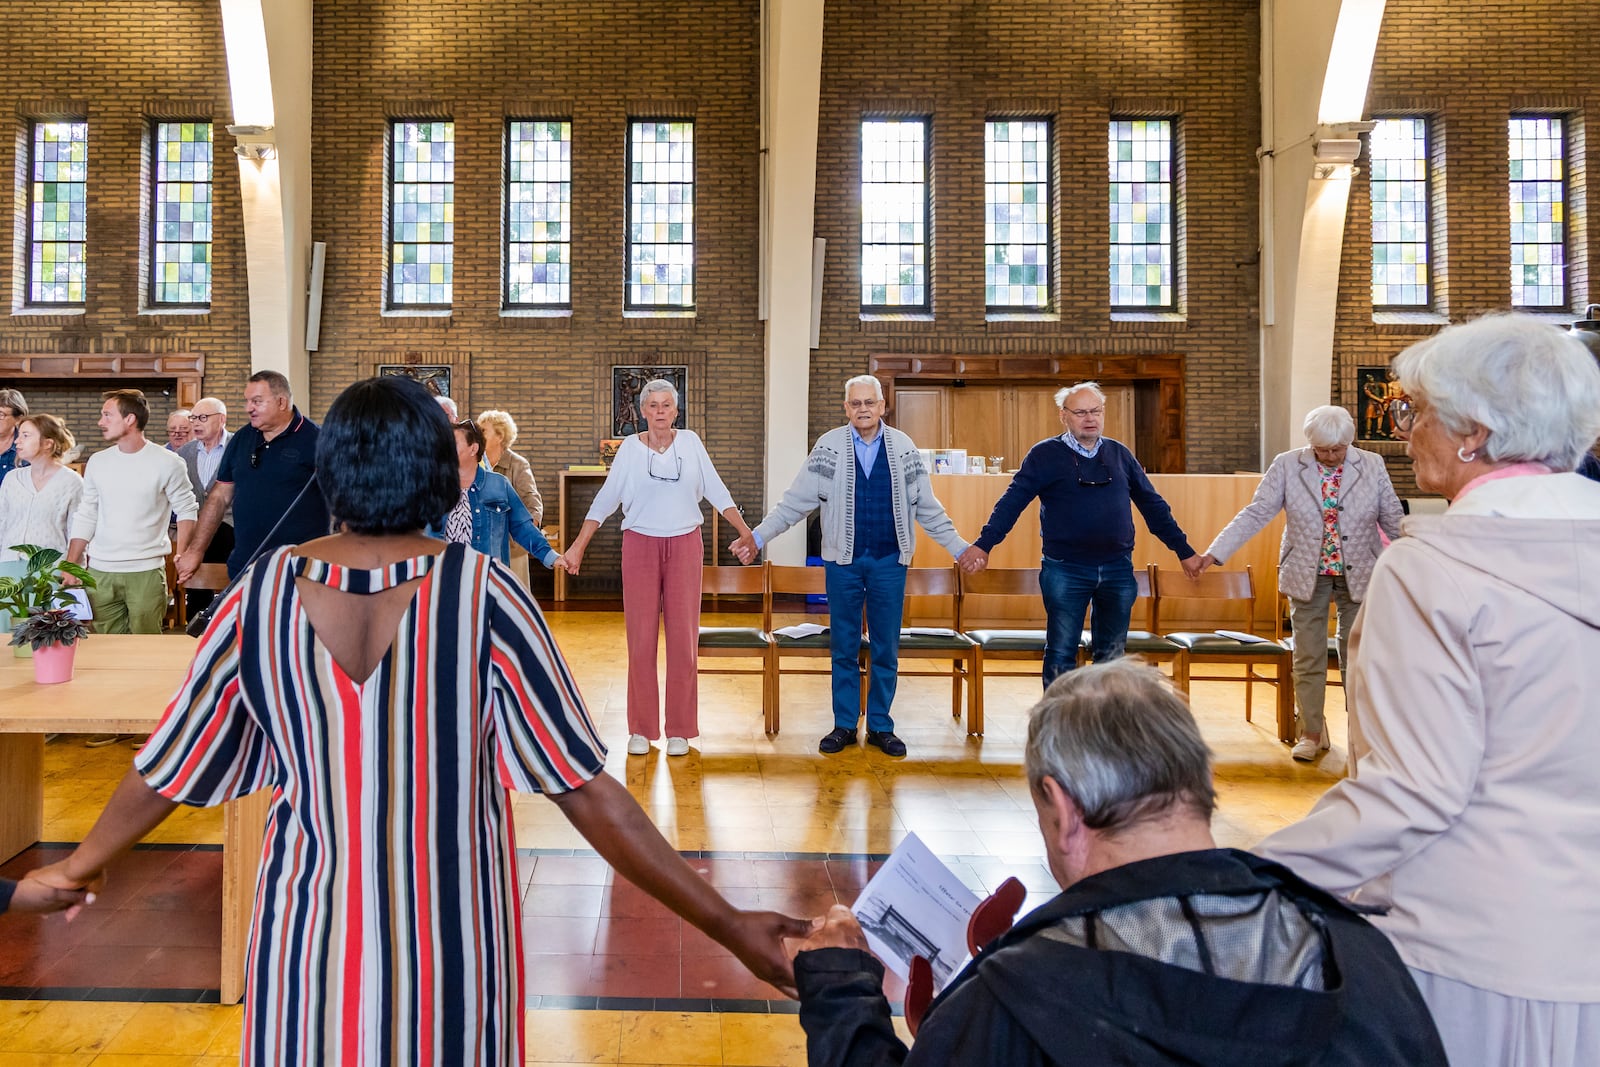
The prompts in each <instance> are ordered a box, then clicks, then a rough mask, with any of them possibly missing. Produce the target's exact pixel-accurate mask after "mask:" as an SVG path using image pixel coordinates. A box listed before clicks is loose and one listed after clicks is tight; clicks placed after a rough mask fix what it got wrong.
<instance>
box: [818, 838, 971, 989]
mask: <svg viewBox="0 0 1600 1067" xmlns="http://www.w3.org/2000/svg"><path fill="white" fill-rule="evenodd" d="M977 906H978V895H977V894H976V893H974V892H973V891H972V890H970V889H968V888H967V887H966V886H965V885H964V884H962V881H961V879H959V878H957V877H956V874H955V872H954V871H952V870H951V869H950V868H949V867H946V866H945V865H944V864H943V863H942V862H940V860H939V858H938V857H937V856H935V855H934V854H933V853H932V852H931V851H929V849H928V846H927V845H925V844H923V843H922V840H921V839H920V838H919V837H917V835H916V834H907V835H906V839H905V840H904V841H902V842H900V846H899V847H898V848H896V849H895V850H894V854H893V855H891V856H890V857H889V861H888V862H887V863H885V864H884V865H883V868H882V869H881V870H879V871H878V873H877V874H875V875H873V876H872V880H871V881H870V882H868V883H867V887H866V888H865V889H863V890H862V891H861V895H860V896H859V897H857V898H856V902H855V904H854V905H852V907H851V909H850V910H851V911H852V912H854V913H855V917H856V921H857V922H859V923H860V924H861V931H862V933H864V934H866V935H867V944H868V946H870V947H871V949H872V953H873V955H875V956H877V957H878V958H879V959H880V960H882V961H883V963H884V965H885V966H886V967H888V968H889V969H890V970H891V971H893V972H894V973H895V974H898V975H899V976H900V977H901V978H909V977H910V975H911V957H913V956H921V957H923V958H924V959H926V960H927V961H928V963H929V964H930V965H931V966H932V968H933V986H934V990H935V991H938V990H941V989H943V988H944V987H945V985H946V984H948V983H949V981H950V979H952V978H954V977H955V976H956V975H957V974H959V973H961V968H962V967H964V966H965V965H966V963H967V961H968V960H969V959H970V958H971V953H969V952H968V951H967V923H968V921H969V920H970V919H971V918H972V909H974V908H976V907H977Z"/></svg>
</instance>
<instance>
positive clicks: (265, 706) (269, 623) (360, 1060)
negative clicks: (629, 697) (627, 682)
mask: <svg viewBox="0 0 1600 1067" xmlns="http://www.w3.org/2000/svg"><path fill="white" fill-rule="evenodd" d="M296 577H304V578H307V579H310V580H312V581H316V582H321V583H323V584H324V585H329V586H333V587H335V588H338V589H343V590H347V591H349V592H352V593H366V592H378V591H380V590H383V589H390V588H393V587H395V586H397V585H399V584H401V583H404V582H407V581H410V580H412V579H414V578H420V579H421V581H420V582H419V583H418V585H417V587H416V589H415V592H414V595H413V598H412V601H411V604H410V607H409V608H408V609H407V612H406V614H405V617H404V618H403V619H402V621H401V623H400V627H399V630H398V632H397V633H396V636H395V639H394V644H393V645H391V646H390V648H389V651H388V652H387V653H385V655H384V657H383V660H382V661H381V662H380V664H379V665H378V668H377V670H375V671H374V672H373V674H372V676H371V677H370V678H368V679H367V680H366V681H364V682H357V681H355V680H352V679H351V678H349V677H347V676H346V675H345V673H344V671H343V670H342V669H341V668H340V667H339V665H338V664H337V663H336V662H335V661H334V659H333V657H332V656H331V655H329V653H328V650H327V649H326V648H325V647H324V646H323V644H322V642H321V641H320V640H319V639H318V638H317V635H316V633H315V632H314V631H313V630H312V629H311V627H310V626H309V625H308V624H307V621H306V615H305V611H304V610H303V608H302V606H301V603H300V598H299V595H298V593H297V591H296V588H295V578H296ZM604 761H605V748H604V747H603V746H602V745H601V743H600V740H599V737H598V736H597V735H596V733H595V729H594V725H593V724H592V723H591V722H590V720H589V715H588V712H587V711H586V710H585V708H584V706H583V700H582V698H581V697H580V696H579V695H578V687H577V685H576V684H575V683H574V682H573V680H572V675H571V673H570V672H569V671H568V670H567V665H566V663H565V662H564V661H563V660H562V658H561V653H560V651H559V650H558V649H557V648H556V645H555V641H554V640H553V639H552V638H551V636H550V632H549V631H548V630H547V629H546V627H545V623H544V618H543V616H542V615H541V614H540V613H539V609H538V607H537V606H536V605H535V604H534V602H533V599H532V598H531V597H529V596H528V594H527V592H526V591H525V590H524V589H523V588H522V586H521V584H520V583H518V581H517V580H516V578H515V577H513V576H512V574H511V572H510V571H509V570H507V569H506V568H504V567H502V566H501V565H500V564H499V563H497V562H496V561H494V560H493V559H491V558H490V557H488V556H485V555H482V554H480V553H478V552H474V551H472V550H471V549H469V548H467V547H466V546H464V545H450V546H449V547H448V548H446V549H445V550H444V551H443V552H442V553H441V554H439V555H437V556H419V557H417V558H415V559H411V560H407V561H405V562H402V563H397V564H395V565H393V566H391V567H388V568H385V569H381V570H376V571H352V570H346V569H344V568H341V567H337V566H334V565H333V564H329V563H326V562H324V561H321V560H315V559H308V558H306V557H303V556H296V555H294V554H293V551H292V549H289V548H283V549H279V550H278V551H276V552H273V553H272V554H270V555H269V556H267V557H266V558H264V559H262V560H261V561H260V562H258V563H257V564H256V565H255V566H254V567H252V568H251V572H250V574H249V575H248V576H247V577H246V578H245V580H244V581H243V582H241V583H239V585H238V586H237V587H236V588H235V589H234V590H233V591H232V592H231V593H230V594H229V595H228V597H227V599H226V601H225V602H224V604H223V605H222V607H221V609H220V610H218V612H217V614H216V617H215V618H214V619H213V620H212V623H211V626H210V628H209V629H208V630H207V631H206V634H205V636H204V637H203V638H202V639H201V641H200V646H199V651H198V653H197V654H196V656H195V660H194V663H193V664H192V665H191V667H190V668H189V674H188V677H187V678H185V679H184V682H183V686H182V688H180V689H179V690H178V694H177V696H175V697H174V698H173V701H172V704H171V706H170V707H168V708H167V712H166V716H165V717H164V718H163V719H162V721H161V725H160V727H159V728H158V729H157V730H156V732H155V733H154V734H152V735H151V737H150V741H149V743H148V744H147V745H146V746H145V748H144V749H143V751H141V752H140V753H139V755H138V757H137V759H136V766H137V767H138V769H139V772H140V773H141V774H143V775H144V777H145V780H146V781H147V782H148V783H149V784H150V786H151V787H152V788H154V789H156V790H157V791H158V792H160V793H161V794H162V795H163V796H166V797H168V798H170V799H172V800H176V801H181V802H183V803H186V804H194V805H202V806H204V805H214V804H220V803H222V802H224V801H226V800H229V799H232V798H234V797H241V796H245V795H247V794H249V793H252V792H254V791H255V790H257V789H262V788H268V789H271V790H272V806H271V813H270V815H269V817H268V820H267V832H266V841H265V844H264V846H263V848H262V857H261V859H262V862H261V873H260V877H259V880H258V882H257V885H256V902H255V928H254V932H253V934H252V937H251V943H250V956H249V962H248V988H249V993H248V996H247V998H246V999H247V1002H246V1009H245V1016H244V1042H243V1062H244V1063H246V1064H263V1065H265V1064H297V1065H298V1064H335V1063H337V1064H386V1065H387V1064H438V1065H441V1067H443V1065H452V1067H453V1065H457V1064H483V1065H500V1064H506V1065H516V1067H521V1065H522V1064H523V1063H524V1061H525V1058H526V1055H525V1050H524V1047H523V1044H524V1039H523V1027H522V1025H521V1024H522V1012H523V1005H524V1000H523V992H522V953H521V942H522V936H521V934H522V931H521V919H520V909H519V908H518V900H517V875H516V854H515V841H514V838H513V830H512V824H511V819H510V817H509V810H508V805H507V796H506V790H507V789H508V788H509V789H516V790H519V791H522V792H529V793H532V792H543V793H559V792H563V791H565V790H568V789H573V788H575V787H577V786H579V785H582V784H583V783H584V782H586V781H588V780H589V779H591V778H592V777H594V775H596V774H598V773H599V772H600V769H601V767H602V766H603V764H604Z"/></svg>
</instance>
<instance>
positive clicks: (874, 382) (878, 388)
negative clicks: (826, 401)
mask: <svg viewBox="0 0 1600 1067" xmlns="http://www.w3.org/2000/svg"><path fill="white" fill-rule="evenodd" d="M858 385H870V386H872V399H874V400H882V399H883V383H882V382H880V381H878V379H877V378H875V377H873V376H872V375H870V374H858V375H856V376H855V377H854V378H851V379H850V380H849V381H847V382H845V383H844V398H845V399H846V400H849V399H850V390H852V389H854V388H855V387H856V386H858Z"/></svg>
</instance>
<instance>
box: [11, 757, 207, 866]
mask: <svg viewBox="0 0 1600 1067" xmlns="http://www.w3.org/2000/svg"><path fill="white" fill-rule="evenodd" d="M177 806H178V805H177V803H176V802H174V801H171V800H168V799H167V798H166V797H164V796H162V795H161V794H160V793H157V792H156V791H155V790H154V789H151V788H150V786H149V785H147V784H145V780H144V777H143V776H142V775H140V773H139V772H138V771H137V770H135V769H133V768H131V767H130V768H129V769H128V773H127V774H125V775H123V776H122V781H121V782H119V783H118V784H117V791H116V792H115V793H112V794H111V800H110V801H109V802H107V804H106V808H105V810H104V811H102V812H101V813H100V818H99V819H97V820H95V824H94V829H92V830H90V831H89V833H88V836H86V837H85V838H84V839H83V843H82V844H80V845H79V846H78V847H77V848H76V849H74V850H73V852H72V855H70V856H68V857H67V858H66V859H64V860H61V861H60V862H58V863H52V864H50V866H48V867H40V868H39V869H38V870H34V871H29V872H28V875H27V877H28V878H29V879H32V880H37V881H41V882H43V883H45V884H46V885H49V886H53V887H55V888H57V889H95V888H97V887H98V886H99V885H100V883H101V882H102V881H104V879H105V871H106V867H107V866H109V865H110V863H111V861H112V860H114V859H116V858H117V857H118V856H120V855H122V854H123V853H124V852H126V851H128V850H129V849H130V848H132V847H133V846H134V845H136V844H138V843H139V841H140V840H141V839H142V838H143V837H144V835H145V834H148V833H149V832H150V831H151V830H154V829H155V828H156V827H157V826H160V825H161V823H162V821H163V820H165V819H166V817H167V816H168V815H171V814H172V809H174V808H176V807H177Z"/></svg>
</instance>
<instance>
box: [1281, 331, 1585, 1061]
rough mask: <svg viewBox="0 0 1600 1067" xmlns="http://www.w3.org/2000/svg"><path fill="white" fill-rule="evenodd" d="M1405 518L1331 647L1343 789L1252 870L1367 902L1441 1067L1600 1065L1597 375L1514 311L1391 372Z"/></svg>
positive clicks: (1445, 337) (1578, 352)
mask: <svg viewBox="0 0 1600 1067" xmlns="http://www.w3.org/2000/svg"><path fill="white" fill-rule="evenodd" d="M1395 371H1396V373H1397V375H1398V376H1399V380H1400V384H1401V386H1402V387H1403V388H1404V390H1405V393H1406V399H1404V400H1400V401H1396V402H1395V404H1394V405H1393V408H1394V411H1395V415H1396V425H1397V427H1398V428H1399V429H1400V430H1401V431H1402V432H1406V433H1409V440H1408V441H1407V445H1406V451H1407V453H1408V454H1409V455H1410V457H1411V462H1412V465H1413V467H1414V468H1415V470H1416V476H1417V485H1418V486H1419V487H1421V488H1422V489H1423V490H1424V491H1426V492H1432V493H1438V494H1440V495H1442V496H1444V497H1446V498H1447V499H1448V500H1449V501H1450V506H1449V508H1448V509H1447V510H1446V511H1445V512H1444V514H1442V515H1415V516H1412V517H1411V518H1409V519H1407V520H1406V521H1405V524H1404V527H1405V534H1406V536H1405V537H1403V538H1401V539H1400V540H1399V541H1397V542H1395V543H1394V544H1393V545H1392V546H1390V548H1389V550H1388V551H1387V552H1385V553H1384V554H1383V557H1382V558H1381V559H1380V560H1379V561H1378V566H1377V570H1376V571H1375V573H1374V574H1373V576H1372V583H1371V585H1370V586H1369V588H1368V591H1367V599H1366V604H1365V605H1364V606H1363V608H1362V612H1361V618H1360V621H1359V622H1358V623H1357V625H1356V629H1355V633H1354V635H1353V636H1352V639H1351V644H1352V646H1353V648H1354V662H1353V667H1352V670H1351V677H1350V680H1349V683H1348V685H1347V687H1346V690H1345V692H1346V695H1347V697H1348V700H1349V704H1350V723H1351V737H1352V739H1353V740H1352V744H1351V759H1352V766H1353V770H1352V772H1351V776H1350V777H1349V778H1347V779H1345V780H1344V781H1342V782H1340V783H1339V784H1337V785H1335V786H1334V787H1333V789H1332V790H1330V791H1329V792H1328V794H1327V795H1326V796H1324V797H1323V798H1322V799H1321V800H1320V801H1319V802H1318V803H1317V806H1316V807H1315V808H1313V809H1312V810H1311V813H1310V814H1309V815H1307V816H1306V818H1305V819H1304V820H1302V821H1301V822H1299V823H1296V824H1295V825H1293V826H1290V827H1288V828H1286V829H1284V830H1280V831H1279V832H1278V833H1276V834H1273V835H1272V836H1271V837H1269V838H1267V840H1266V841H1265V842H1263V843H1262V844H1261V846H1260V848H1259V849H1258V851H1260V852H1261V853H1262V854H1263V855H1265V856H1267V857H1268V858H1270V859H1274V860H1277V861H1279V862H1281V863H1284V864H1287V865H1288V866H1290V867H1292V868H1294V870H1295V871H1296V873H1298V874H1300V875H1302V876H1303V877H1305V878H1307V879H1309V880H1311V881H1312V882H1316V883H1318V884H1319V885H1322V886H1323V887H1324V888H1326V889H1329V890H1331V891H1333V892H1336V893H1345V894H1359V897H1358V899H1359V900H1361V901H1362V902H1364V903H1371V904H1375V905H1380V906H1387V908H1388V913H1387V914H1386V915H1381V916H1374V919H1373V921H1374V922H1375V923H1377V924H1378V925H1379V926H1380V927H1382V929H1383V930H1384V932H1385V933H1387V934H1388V935H1389V937H1390V939H1391V940H1392V941H1393V942H1394V944H1395V948H1396V949H1397V950H1398V951H1399V953H1400V957H1401V959H1403V960H1404V961H1405V962H1406V964H1407V966H1409V967H1410V968H1411V972H1412V975H1413V976H1414V977H1415V978H1416V980H1417V986H1418V988H1419V989H1421V990H1422V995H1423V998H1424V999H1425V1000H1427V1002H1428V1007H1429V1009H1430V1010H1431V1011H1432V1012H1433V1017H1434V1019H1435V1020H1436V1021H1437V1022H1438V1024H1439V1033H1440V1036H1441V1037H1443V1039H1444V1043H1445V1050H1446V1052H1448V1054H1449V1056H1450V1062H1451V1064H1453V1065H1454V1067H1473V1065H1477V1064H1483V1065H1489V1064H1496V1065H1502V1064H1515V1065H1518V1067H1539V1065H1543V1064H1576V1063H1594V1062H1595V1058H1596V1055H1597V1050H1600V955H1597V954H1596V953H1595V951H1594V946H1595V945H1597V944H1600V894H1597V893H1596V892H1595V886H1596V885H1600V774H1597V773H1596V768H1597V767H1600V716H1597V714H1596V713H1597V710H1600V699H1597V697H1596V694H1597V693H1600V484H1596V483H1594V482H1591V481H1589V480H1588V479H1586V478H1583V477H1582V476H1580V475H1577V474H1574V473H1572V468H1573V467H1574V466H1575V465H1576V464H1577V461H1578V458H1579V456H1581V455H1582V454H1583V452H1584V451H1585V450H1586V449H1587V448H1588V447H1589V445H1590V443H1591V442H1593V441H1594V439H1595V437H1596V436H1597V435H1600V367H1597V366H1596V363H1595V358H1594V357H1593V356H1592V355H1590V353H1589V351H1588V349H1586V348H1585V347H1584V346H1583V344H1582V342H1580V341H1578V340H1577V339H1576V338H1573V337H1572V336H1571V335H1570V334H1567V333H1566V332H1564V331H1562V330H1560V329H1557V328H1556V327H1554V326H1551V325H1548V324H1546V323H1544V322H1542V321H1540V320H1538V319H1536V318H1533V317H1532V316H1529V315H1494V316H1489V317H1486V318H1482V319H1479V320H1477V321H1475V322H1471V323H1467V324H1465V325H1461V326H1453V327H1450V328H1448V329H1446V330H1443V331H1441V332H1440V333H1439V334H1437V335H1436V336H1434V337H1432V338H1430V339H1429V340H1426V341H1423V342H1422V343H1420V344H1417V345H1413V346H1412V347H1411V348H1408V349H1407V350H1406V351H1404V352H1402V353H1401V354H1400V355H1399V357H1398V358H1397V359H1396V360H1395Z"/></svg>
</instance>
